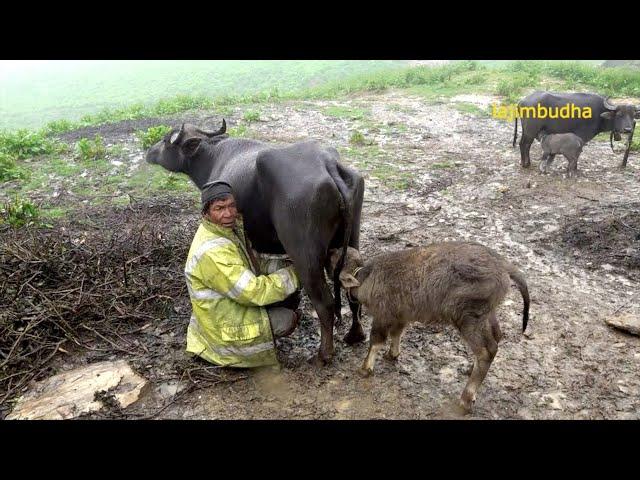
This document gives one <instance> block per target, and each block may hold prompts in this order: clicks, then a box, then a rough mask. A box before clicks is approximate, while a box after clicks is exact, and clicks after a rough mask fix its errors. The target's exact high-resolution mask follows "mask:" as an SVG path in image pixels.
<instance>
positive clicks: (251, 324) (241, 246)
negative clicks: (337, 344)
mask: <svg viewBox="0 0 640 480" xmlns="http://www.w3.org/2000/svg"><path fill="white" fill-rule="evenodd" d="M244 238H245V237H244V227H243V224H242V219H241V218H239V219H238V221H237V223H236V228H235V229H230V228H225V227H222V226H219V225H215V224H213V223H211V222H209V221H208V220H206V219H203V221H202V223H201V225H200V227H199V228H198V231H197V232H196V235H195V237H194V239H193V242H192V244H191V248H190V250H189V254H188V256H187V263H186V265H185V270H184V273H185V276H186V280H187V287H188V289H189V296H190V298H191V306H192V308H193V314H192V315H191V321H190V322H189V327H188V329H187V352H189V353H192V354H195V355H199V356H201V357H202V358H204V359H205V360H208V361H209V362H212V363H215V364H218V365H223V366H235V367H257V366H262V365H275V364H277V363H278V360H277V357H276V350H275V344H274V341H273V333H272V331H271V324H270V323H269V317H268V315H267V311H266V309H265V308H263V306H264V305H269V304H272V303H275V302H279V301H281V300H284V299H285V298H286V297H288V296H289V295H290V294H292V293H293V292H294V291H295V290H296V289H297V288H298V287H299V285H300V284H299V280H298V278H297V276H296V274H295V272H294V270H293V267H287V268H282V269H280V270H277V271H276V272H274V273H272V274H270V275H260V276H256V271H255V269H254V267H253V265H252V263H251V260H250V256H249V254H248V251H247V245H246V244H245V241H244Z"/></svg>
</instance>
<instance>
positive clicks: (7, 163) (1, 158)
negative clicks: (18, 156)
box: [0, 153, 28, 182]
mask: <svg viewBox="0 0 640 480" xmlns="http://www.w3.org/2000/svg"><path fill="white" fill-rule="evenodd" d="M27 177H28V174H27V171H26V170H24V169H22V168H20V167H18V166H17V165H16V161H15V159H14V157H12V156H11V155H9V154H7V153H0V182H7V181H9V180H20V179H24V178H27Z"/></svg>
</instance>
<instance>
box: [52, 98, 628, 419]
mask: <svg viewBox="0 0 640 480" xmlns="http://www.w3.org/2000/svg"><path fill="white" fill-rule="evenodd" d="M493 101H495V102H498V99H497V98H492V97H486V96H463V97H454V98H453V99H452V100H451V101H448V100H443V101H440V102H434V101H425V100H424V99H423V98H419V97H413V96H409V95H407V94H406V93H404V92H387V93H384V94H367V95H362V96H357V97H352V98H351V99H350V100H348V101H335V102H334V101H315V102H295V103H284V104H278V105H271V106H262V107H260V108H261V113H260V117H261V121H259V122H254V123H252V124H251V125H250V132H251V135H250V136H251V137H253V138H259V139H263V140H267V141H278V142H286V141H295V140H302V139H306V138H309V137H311V138H319V139H322V140H324V141H326V142H328V143H329V144H332V145H334V146H336V147H338V148H341V149H342V150H341V151H342V154H343V155H342V156H343V160H344V162H345V163H347V164H350V165H352V166H354V167H356V168H358V169H359V170H361V171H362V172H363V173H365V178H366V193H365V201H364V207H363V224H362V235H361V238H362V240H361V250H362V253H363V255H364V256H365V257H368V256H372V255H374V254H376V253H379V252H382V251H392V250H398V249H402V248H405V247H407V246H414V245H422V244H426V243H428V242H433V241H440V240H452V239H469V240H475V241H479V242H482V243H485V244H487V245H490V246H492V247H493V248H495V249H496V250H498V251H499V252H500V253H502V254H503V255H505V256H506V257H507V258H509V259H510V260H512V261H513V262H514V263H515V264H516V265H518V266H519V267H520V268H521V270H522V271H523V272H524V273H525V275H526V278H527V280H528V283H529V289H530V292H531V298H532V305H531V319H530V322H529V327H528V329H527V332H526V333H525V334H524V335H523V334H522V333H521V330H522V320H521V311H522V300H521V298H520V295H519V293H518V292H517V290H516V289H515V288H514V289H512V291H511V292H510V294H509V296H508V297H507V300H506V302H505V304H504V305H503V307H502V308H501V310H500V313H499V319H500V322H501V325H502V330H503V332H504V338H503V340H502V342H501V344H500V348H499V351H498V354H497V357H496V359H495V361H494V363H493V365H492V366H491V369H490V370H489V374H488V375H487V378H486V380H485V382H484V384H483V385H482V387H481V389H480V391H479V394H478V399H477V403H476V406H475V411H474V413H473V414H472V415H471V416H468V417H466V418H477V419H640V375H639V372H640V338H638V337H634V336H631V335H628V334H625V333H622V332H620V331H617V330H613V329H611V328H610V327H608V326H607V325H606V324H605V323H604V321H605V319H607V318H608V317H611V316H616V315H622V314H633V315H640V299H639V298H638V286H639V285H640V270H639V267H640V182H639V180H640V168H639V163H640V157H639V156H638V155H637V154H633V153H632V154H631V156H630V158H629V166H628V167H627V169H626V170H620V169H619V168H618V164H619V162H620V160H621V157H622V154H621V153H617V154H614V153H612V152H611V149H610V147H609V146H608V143H606V142H591V143H589V144H588V145H587V146H586V147H585V149H584V151H583V154H582V157H581V158H580V161H579V164H578V168H579V171H580V176H579V177H578V178H577V179H568V178H566V175H565V168H566V161H565V160H564V159H563V158H561V157H558V158H557V159H556V162H555V163H554V166H553V168H552V171H551V173H550V174H548V175H541V174H539V173H538V171H537V164H538V159H539V158H540V156H541V151H540V148H539V146H538V144H537V143H536V144H535V145H534V147H533V148H532V163H533V165H532V168H531V169H529V170H523V169H522V168H521V167H520V165H519V153H518V149H517V148H516V149H513V148H512V147H511V141H512V137H513V124H511V123H505V122H502V121H500V120H496V119H492V118H490V117H488V116H484V115H480V116H474V115H472V114H470V113H464V112H461V111H459V109H458V108H457V107H456V103H457V102H466V103H473V104H476V105H478V106H479V107H484V106H486V105H488V104H490V103H491V102H493ZM332 106H334V107H335V106H342V107H349V108H353V109H358V110H359V111H364V112H366V115H365V116H364V118H358V117H359V115H354V116H353V117H349V116H348V115H347V116H342V117H341V118H336V117H334V116H331V115H328V114H327V109H328V108H329V107H332ZM241 118H242V115H241V110H240V109H239V108H238V109H236V111H235V112H234V114H233V115H231V116H228V117H227V120H228V122H229V123H230V124H231V125H233V124H234V122H236V123H237V122H239V121H240V119H241ZM219 120H220V116H219V115H217V114H216V112H215V111H213V112H212V111H208V112H199V113H190V114H186V115H182V116H179V117H175V118H174V119H173V123H174V124H178V123H179V122H180V121H191V122H196V123H199V124H200V125H201V126H203V127H212V126H215V127H216V128H217V125H218V122H219ZM161 121H162V122H164V123H166V122H167V119H166V118H164V119H161ZM150 122H151V123H150ZM154 123H155V120H153V121H152V120H145V121H141V122H124V123H122V124H116V125H107V126H103V127H99V128H96V129H93V130H92V131H93V133H99V134H100V135H102V136H103V137H104V138H105V141H107V142H123V141H124V142H131V144H132V146H133V145H135V139H134V137H133V132H134V131H135V130H137V129H139V128H143V127H148V126H150V125H152V124H154ZM354 130H358V131H360V132H362V133H363V135H364V137H365V139H366V140H367V142H369V143H371V145H368V146H366V145H365V146H363V147H354V146H353V145H350V143H349V138H350V137H351V135H352V132H353V131H354ZM85 133H86V132H72V133H70V134H68V135H67V136H66V137H68V138H66V139H67V140H72V139H75V138H79V137H80V136H86V135H85ZM132 148H134V147H132ZM137 148H138V149H139V147H137ZM617 148H618V149H620V150H621V148H622V147H620V146H618V147H617ZM374 150H375V152H374V153H371V152H373V151H374ZM141 154H142V152H137V153H136V152H134V154H131V155H130V156H129V158H130V159H131V158H132V159H135V160H136V161H139V159H140V158H141ZM369 154H370V155H371V156H375V160H371V159H369V160H368V158H367V157H368V155H369ZM140 168H150V167H148V166H145V165H142V166H141V167H140ZM195 216H196V212H195V211H193V212H190V211H189V209H186V208H185V209H182V210H181V211H180V212H179V213H176V219H177V220H184V221H189V220H190V219H194V218H195ZM190 241H191V237H189V238H185V242H190ZM177 305H178V308H177V309H176V312H177V314H178V315H177V316H176V317H174V318H172V319H158V321H157V325H153V326H152V327H151V328H149V329H147V330H146V331H144V332H141V333H140V334H139V339H140V341H143V342H145V344H147V345H148V346H149V347H150V348H155V349H157V350H154V351H157V352H159V353H157V355H153V356H151V357H147V358H145V359H131V360H132V362H133V364H134V366H135V367H136V368H137V369H138V370H139V371H141V373H142V374H143V375H145V374H146V376H147V377H148V378H150V379H151V380H152V383H153V385H152V388H151V389H150V392H149V393H148V394H147V395H145V396H144V397H143V398H142V399H141V400H140V401H139V402H138V403H137V404H134V405H133V406H131V407H129V408H128V409H127V410H126V411H124V412H120V413H119V415H121V416H122V415H124V417H125V418H126V417H130V418H139V417H140V416H153V417H154V418H172V419H265V418H267V419H382V418H385V419H431V418H442V417H443V416H446V411H447V410H446V408H445V407H446V405H447V403H448V402H450V401H451V400H453V399H455V398H457V397H458V396H459V394H460V393H461V391H462V389H463V387H464V384H465V382H466V378H467V373H466V372H467V370H468V368H469V367H470V365H471V363H472V357H471V356H470V352H468V351H467V349H466V347H465V346H464V345H463V344H462V342H461V341H460V338H459V336H458V334H457V332H456V331H455V330H453V329H444V330H438V329H435V328H432V327H428V326H422V325H413V326H412V327H411V328H410V329H409V330H408V331H407V333H406V334H405V336H404V338H403V342H402V350H401V354H400V358H399V361H398V362H397V364H391V363H389V362H386V361H385V360H383V359H382V358H380V359H379V360H378V363H377V367H376V374H375V376H374V377H372V378H368V379H362V378H360V377H359V376H358V375H357V374H356V369H357V368H358V367H359V366H360V363H361V362H362V360H363V358H364V356H365V353H366V349H367V346H366V344H361V345H357V346H354V347H350V346H347V345H346V344H345V343H344V342H343V341H342V337H343V336H344V334H345V333H346V331H347V329H348V324H349V322H350V314H349V313H346V314H345V315H344V317H345V318H344V321H343V324H342V325H341V326H339V327H337V328H336V355H335V359H334V362H333V364H332V365H330V366H328V367H326V368H323V369H318V368H316V367H315V366H312V365H311V364H309V363H308V361H307V360H308V358H309V357H311V356H312V355H314V354H315V353H316V350H317V347H318V345H319V326H318V322H317V319H316V317H315V313H314V312H313V310H312V308H311V307H310V304H309V303H308V301H307V300H306V299H305V300H304V306H305V316H304V318H303V321H302V324H301V326H300V327H299V328H298V330H297V331H296V332H294V334H293V335H292V336H291V337H289V338H286V339H282V340H279V341H278V344H279V350H280V358H281V360H282V365H283V369H282V371H281V372H280V373H275V372H272V371H233V372H228V373H226V374H224V381H221V382H220V383H219V384H216V385H210V386H208V387H206V388H202V389H198V390H194V389H193V388H189V389H188V390H183V389H184V388H187V387H188V385H191V384H190V382H188V381H187V380H186V379H182V380H180V379H178V378H176V376H175V375H174V374H172V373H171V372H172V371H173V370H172V369H171V364H172V363H175V362H194V363H193V365H197V368H201V369H205V368H207V366H206V365H203V364H200V363H197V362H196V361H195V360H189V359H188V358H187V357H186V356H185V354H184V352H183V349H184V343H185V341H184V336H185V330H186V325H187V322H188V317H189V312H188V303H187V301H186V299H181V300H179V301H178V302H177ZM364 324H365V329H366V331H368V328H369V326H370V318H369V317H368V316H367V315H366V312H365V315H364ZM90 353H91V352H90ZM111 358H119V356H118V355H111ZM101 359H105V358H104V357H99V356H95V355H94V356H91V355H89V354H87V353H86V352H76V353H73V352H71V353H70V354H68V355H65V356H58V357H57V358H56V359H55V360H54V362H55V365H56V368H57V369H68V368H72V367H73V366H76V365H79V364H82V363H86V362H89V361H95V360H101ZM103 415H106V416H109V415H108V414H104V412H103ZM94 417H96V418H99V417H100V415H96V416H94Z"/></svg>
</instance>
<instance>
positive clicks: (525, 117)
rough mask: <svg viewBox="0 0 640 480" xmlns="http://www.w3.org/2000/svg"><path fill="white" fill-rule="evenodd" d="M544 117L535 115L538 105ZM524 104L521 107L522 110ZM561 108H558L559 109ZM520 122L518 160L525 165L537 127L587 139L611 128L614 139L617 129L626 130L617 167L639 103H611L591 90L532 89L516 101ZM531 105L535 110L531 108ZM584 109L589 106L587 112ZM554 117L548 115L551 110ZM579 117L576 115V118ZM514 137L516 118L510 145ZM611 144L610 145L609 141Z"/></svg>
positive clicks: (526, 165) (633, 124) (609, 130)
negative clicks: (520, 133) (566, 114)
mask: <svg viewBox="0 0 640 480" xmlns="http://www.w3.org/2000/svg"><path fill="white" fill-rule="evenodd" d="M539 106H540V107H541V110H542V113H545V114H546V118H539V116H538V108H539ZM523 108H525V110H523ZM563 108H564V109H565V111H562V109H563ZM518 109H519V115H520V123H521V124H522V138H521V139H520V162H521V165H522V166H523V167H525V168H528V167H529V166H530V165H531V159H530V158H529V149H530V148H531V144H532V143H533V140H534V139H535V138H536V137H537V135H538V133H539V132H540V131H541V130H543V129H544V130H546V132H547V133H549V134H554V133H573V134H575V135H577V136H578V137H580V138H581V139H582V141H583V142H584V143H587V142H588V141H589V140H591V139H592V138H593V137H595V136H596V135H598V134H599V133H602V132H611V135H612V136H615V137H616V140H619V139H620V134H621V133H626V134H629V139H628V145H627V150H626V152H625V155H624V158H623V160H622V163H621V165H620V166H621V167H625V166H626V165H627V157H628V156H629V147H630V145H631V140H632V138H633V131H634V129H635V121H634V119H637V118H640V107H637V106H634V105H628V104H627V105H613V104H611V103H609V101H608V100H607V99H606V98H604V97H602V96H600V95H596V94H592V93H551V92H539V91H538V92H534V93H532V94H531V95H529V96H527V97H525V98H523V99H522V100H521V101H520V102H519V103H518ZM532 109H535V113H534V110H532ZM585 109H590V111H589V115H584V114H585V113H586V110H585ZM567 111H569V112H570V116H569V118H561V117H562V116H564V113H566V112H567ZM554 112H555V115H554V117H555V118H550V117H549V115H552V114H554ZM578 117H580V118H578ZM517 137H518V119H517V118H516V120H515V130H514V134H513V146H514V147H515V146H516V139H517ZM612 148H613V145H612Z"/></svg>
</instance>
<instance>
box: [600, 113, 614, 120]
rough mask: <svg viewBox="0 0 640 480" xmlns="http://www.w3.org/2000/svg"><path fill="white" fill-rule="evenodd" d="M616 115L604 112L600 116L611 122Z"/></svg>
mask: <svg viewBox="0 0 640 480" xmlns="http://www.w3.org/2000/svg"><path fill="white" fill-rule="evenodd" d="M615 115H616V112H602V113H601V114H600V116H601V117H602V118H606V119H607V120H611V119H612V118H613V117H615Z"/></svg>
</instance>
